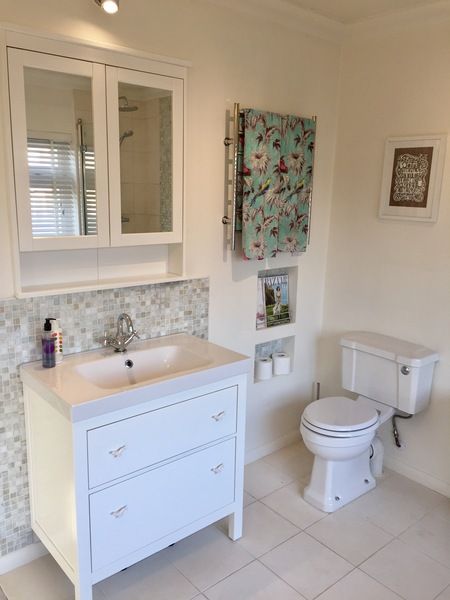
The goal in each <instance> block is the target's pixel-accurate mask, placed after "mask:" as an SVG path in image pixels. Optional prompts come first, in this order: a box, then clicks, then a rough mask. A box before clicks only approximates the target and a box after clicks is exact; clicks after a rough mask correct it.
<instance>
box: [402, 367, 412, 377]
mask: <svg viewBox="0 0 450 600" xmlns="http://www.w3.org/2000/svg"><path fill="white" fill-rule="evenodd" d="M400 371H401V374H402V375H409V373H410V371H411V369H410V368H409V367H407V366H405V365H403V367H402V368H401V369H400Z"/></svg>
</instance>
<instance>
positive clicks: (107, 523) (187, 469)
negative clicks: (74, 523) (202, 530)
mask: <svg viewBox="0 0 450 600" xmlns="http://www.w3.org/2000/svg"><path fill="white" fill-rule="evenodd" d="M234 478H235V440H234V438H233V439H231V440H227V441H225V442H222V443H220V444H217V445H215V446H212V447H210V448H207V449H205V450H200V451H199V452H196V453H194V454H191V455H189V456H186V457H184V458H182V459H179V460H175V461H174V462H171V463H168V464H166V465H164V466H162V467H159V468H156V469H153V470H152V471H149V472H147V473H144V474H143V475H139V476H137V477H133V478H131V479H128V480H127V481H124V482H122V483H118V484H115V485H113V486H111V487H109V488H107V489H105V490H102V491H100V492H96V493H93V494H91V496H90V521H91V548H92V571H93V572H95V571H96V570H97V569H101V568H102V567H105V566H106V565H109V564H110V563H112V562H114V561H115V560H118V559H120V558H122V557H124V556H127V555H128V554H130V553H131V552H134V551H135V550H138V549H140V548H143V547H144V546H146V545H148V544H150V543H152V542H154V541H156V540H158V539H160V538H162V537H164V536H165V535H168V534H169V533H171V532H173V531H176V530H177V529H181V528H182V527H184V526H186V525H188V524H189V523H192V522H194V521H196V520H197V519H200V518H202V517H204V516H206V515H208V514H209V513H211V512H214V511H215V510H218V509H219V508H221V507H223V506H226V505H227V504H231V503H232V502H234Z"/></svg>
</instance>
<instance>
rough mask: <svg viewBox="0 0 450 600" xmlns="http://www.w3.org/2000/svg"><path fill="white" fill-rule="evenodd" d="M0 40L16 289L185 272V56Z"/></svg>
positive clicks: (9, 37) (10, 37) (22, 38)
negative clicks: (182, 58) (158, 56)
mask: <svg viewBox="0 0 450 600" xmlns="http://www.w3.org/2000/svg"><path fill="white" fill-rule="evenodd" d="M3 39H4V50H5V56H6V62H7V71H6V69H5V73H4V74H5V75H6V73H7V77H8V84H9V90H8V92H9V106H10V115H9V117H10V118H9V119H8V120H9V121H10V127H11V141H12V145H11V152H10V153H9V154H10V159H11V160H10V162H11V164H10V167H11V168H10V172H11V182H12V185H11V186H10V189H11V190H12V191H14V199H13V201H12V202H11V208H12V213H13V215H15V218H13V219H11V221H12V222H14V221H15V222H16V223H17V235H16V242H17V249H16V250H17V258H18V260H17V261H16V262H17V265H18V279H19V280H20V285H19V286H18V291H19V293H20V292H22V293H30V294H31V293H32V290H33V289H37V288H40V287H42V289H45V288H46V287H50V288H51V287H54V286H55V285H56V286H57V287H58V285H60V287H61V288H62V289H66V288H70V287H71V285H72V284H75V285H81V286H83V284H82V283H80V282H85V281H87V282H88V283H87V285H89V286H90V285H95V281H97V282H98V285H100V284H101V282H102V281H103V282H108V281H110V280H111V281H112V280H114V281H115V280H119V281H121V280H124V282H126V280H129V279H130V277H131V279H133V278H135V279H136V280H148V279H150V280H151V279H153V278H155V277H156V278H157V279H158V278H160V277H166V278H168V279H169V280H170V278H172V277H178V276H180V275H183V274H184V256H183V158H184V146H183V145H184V127H185V119H184V111H185V108H184V105H185V102H184V88H185V79H186V66H187V63H182V61H174V62H173V63H171V62H170V61H169V59H164V60H161V61H159V60H155V58H153V57H145V56H142V55H138V53H135V52H132V51H130V52H129V53H128V52H123V51H121V52H118V51H116V50H112V49H103V48H99V47H97V46H90V45H87V44H78V43H76V42H75V41H73V42H72V41H68V40H67V39H64V40H63V38H61V39H59V40H56V39H54V40H49V39H45V38H42V37H35V36H33V35H29V34H28V35H27V34H24V33H18V32H16V31H3ZM142 246H145V247H146V250H145V251H143V252H141V253H138V252H137V251H136V249H138V248H139V247H142ZM152 248H153V249H152ZM115 249H116V250H115ZM117 249H120V252H118V251H117ZM55 254H56V256H55ZM137 256H139V258H138V259H137V258H136V257H137ZM62 257H64V259H65V260H62ZM68 264H70V265H71V266H72V275H69V276H68V274H67V270H65V266H64V265H68ZM95 271H96V272H95ZM59 273H60V274H59ZM91 280H92V282H91ZM106 285H107V284H106ZM26 290H29V292H26Z"/></svg>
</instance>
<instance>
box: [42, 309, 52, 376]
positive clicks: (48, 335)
mask: <svg viewBox="0 0 450 600" xmlns="http://www.w3.org/2000/svg"><path fill="white" fill-rule="evenodd" d="M42 366H43V367H44V368H45V369H49V368H51V367H54V366H55V338H54V337H53V334H52V319H45V324H44V330H43V332H42Z"/></svg>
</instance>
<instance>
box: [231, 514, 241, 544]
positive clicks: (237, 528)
mask: <svg viewBox="0 0 450 600" xmlns="http://www.w3.org/2000/svg"><path fill="white" fill-rule="evenodd" d="M228 537H229V538H231V539H232V540H238V539H239V538H241V537H242V510H239V511H238V512H234V513H232V514H231V515H230V516H229V517H228Z"/></svg>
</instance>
